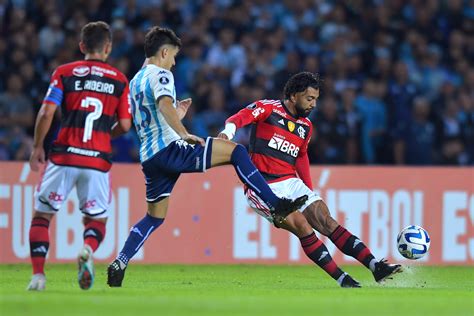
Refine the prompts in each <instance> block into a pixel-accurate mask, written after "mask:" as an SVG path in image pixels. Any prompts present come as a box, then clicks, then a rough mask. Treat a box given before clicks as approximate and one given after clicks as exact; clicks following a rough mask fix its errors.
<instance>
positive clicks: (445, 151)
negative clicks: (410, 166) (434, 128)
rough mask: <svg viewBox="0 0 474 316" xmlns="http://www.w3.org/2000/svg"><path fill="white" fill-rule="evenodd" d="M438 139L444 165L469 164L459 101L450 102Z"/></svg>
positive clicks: (445, 111) (441, 123) (444, 114)
mask: <svg viewBox="0 0 474 316" xmlns="http://www.w3.org/2000/svg"><path fill="white" fill-rule="evenodd" d="M438 139H439V142H440V150H441V156H442V159H443V160H442V161H443V163H444V164H463V163H467V157H466V154H465V153H464V149H465V145H464V142H463V140H464V126H463V122H462V121H461V119H460V111H459V105H458V103H457V100H455V99H454V100H453V99H451V100H449V101H448V103H447V105H446V109H445V110H444V113H443V117H442V118H441V122H440V127H439V135H438Z"/></svg>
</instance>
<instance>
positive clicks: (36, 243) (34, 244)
mask: <svg viewBox="0 0 474 316" xmlns="http://www.w3.org/2000/svg"><path fill="white" fill-rule="evenodd" d="M48 249H49V220H47V219H46V218H43V217H34V218H33V219H32V220H31V227H30V257H31V264H32V266H33V274H37V273H41V274H44V264H45V261H46V254H47V253H48Z"/></svg>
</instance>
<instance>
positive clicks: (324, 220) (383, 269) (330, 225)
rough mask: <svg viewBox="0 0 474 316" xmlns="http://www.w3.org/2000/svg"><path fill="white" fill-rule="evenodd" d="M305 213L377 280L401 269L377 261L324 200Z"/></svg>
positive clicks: (310, 221)
mask: <svg viewBox="0 0 474 316" xmlns="http://www.w3.org/2000/svg"><path fill="white" fill-rule="evenodd" d="M304 215H305V217H306V218H307V219H308V222H309V223H310V224H311V226H312V227H313V228H314V229H316V230H317V231H319V232H320V233H321V234H323V235H325V236H328V237H329V239H331V241H332V242H333V243H334V244H335V245H336V247H337V248H338V249H339V250H340V251H342V252H343V253H344V254H346V255H348V256H351V257H353V258H355V259H356V260H357V261H359V262H360V263H362V264H363V265H364V266H366V267H367V268H368V269H370V271H372V273H373V275H374V278H375V280H376V281H377V282H381V281H383V280H385V279H387V278H388V277H390V275H392V274H394V273H396V272H400V271H401V266H400V265H397V264H388V263H386V261H383V260H380V261H377V260H376V259H375V257H374V255H373V254H372V252H371V251H370V249H369V248H368V247H367V246H366V245H365V244H364V243H363V242H362V241H361V240H360V239H359V238H358V237H356V236H354V235H353V234H351V233H350V232H349V231H348V230H347V229H346V228H344V227H343V226H341V225H339V224H338V223H337V222H336V220H335V219H334V218H332V217H331V215H330V213H329V209H328V207H327V205H326V203H324V201H322V200H320V201H316V202H315V203H313V204H311V205H310V206H309V207H308V208H307V209H306V210H305V211H304Z"/></svg>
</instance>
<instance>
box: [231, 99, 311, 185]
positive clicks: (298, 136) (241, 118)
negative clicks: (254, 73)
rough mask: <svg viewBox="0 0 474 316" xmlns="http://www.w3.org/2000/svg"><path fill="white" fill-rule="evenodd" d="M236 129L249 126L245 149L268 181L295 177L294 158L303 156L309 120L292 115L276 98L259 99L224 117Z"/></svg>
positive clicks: (305, 151) (307, 138)
mask: <svg viewBox="0 0 474 316" xmlns="http://www.w3.org/2000/svg"><path fill="white" fill-rule="evenodd" d="M226 123H233V124H235V125H236V127H237V128H240V127H243V126H245V125H248V124H253V125H252V132H251V136H250V146H249V152H250V156H251V158H252V161H253V163H254V164H255V166H256V167H257V169H258V170H259V171H260V173H262V175H263V176H264V178H265V179H266V180H267V181H268V182H275V181H282V180H285V179H288V178H292V177H295V176H296V161H297V158H299V157H306V156H307V149H308V143H309V141H310V138H311V133H312V129H313V126H312V123H311V121H310V120H308V119H307V118H300V117H295V116H293V115H292V114H291V113H290V112H289V111H288V109H287V108H286V107H285V105H284V104H283V102H281V101H279V100H260V101H257V102H255V103H252V104H250V105H249V106H247V107H246V108H244V109H242V110H240V111H239V112H238V113H237V114H235V115H233V116H231V117H230V118H228V119H227V121H226Z"/></svg>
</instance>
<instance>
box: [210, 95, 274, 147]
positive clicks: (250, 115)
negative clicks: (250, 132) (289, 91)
mask: <svg viewBox="0 0 474 316" xmlns="http://www.w3.org/2000/svg"><path fill="white" fill-rule="evenodd" d="M271 113H272V111H271V107H268V106H265V105H264V104H262V103H260V102H254V103H252V104H250V105H248V106H247V107H245V108H244V109H242V110H240V111H239V112H237V113H236V114H234V115H232V116H231V117H229V118H228V119H227V120H226V121H225V128H224V130H223V131H222V132H220V133H219V135H218V136H217V137H219V138H223V139H229V140H231V139H232V138H233V137H234V135H235V132H236V131H237V129H239V128H242V127H244V126H247V125H249V124H252V123H256V122H259V121H261V120H264V119H266V118H267V117H268V116H269V115H270V114H271Z"/></svg>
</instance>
